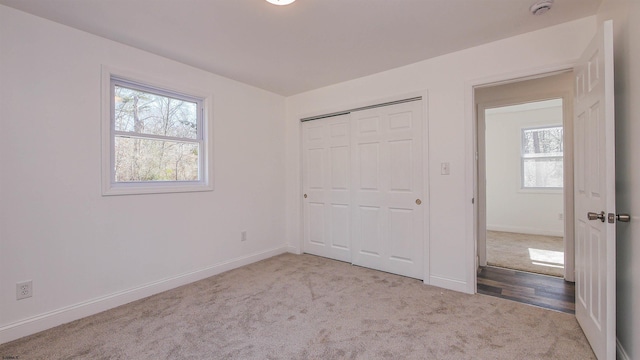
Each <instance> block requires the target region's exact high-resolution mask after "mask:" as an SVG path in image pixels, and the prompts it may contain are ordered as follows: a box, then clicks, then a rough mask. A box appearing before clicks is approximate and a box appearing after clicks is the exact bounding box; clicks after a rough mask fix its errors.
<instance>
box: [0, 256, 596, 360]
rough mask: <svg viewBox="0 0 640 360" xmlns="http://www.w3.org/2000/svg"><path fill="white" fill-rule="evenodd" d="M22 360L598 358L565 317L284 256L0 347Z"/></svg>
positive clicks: (569, 317) (1, 351)
mask: <svg viewBox="0 0 640 360" xmlns="http://www.w3.org/2000/svg"><path fill="white" fill-rule="evenodd" d="M0 356H3V357H4V358H8V357H12V356H13V357H19V359H20V360H27V359H154V360H155V359H583V360H584V359H595V357H594V355H593V353H592V351H591V348H590V347H589V345H588V343H587V341H586V339H585V336H584V334H583V333H582V331H581V330H580V327H579V326H578V323H577V322H576V319H575V317H574V316H572V315H569V314H564V313H560V312H555V311H550V310H545V309H541V308H537V307H533V306H529V305H524V304H520V303H516V302H513V301H509V300H503V299H499V298H494V297H489V296H484V295H466V294H461V293H457V292H453V291H448V290H443V289H439V288H436V287H432V286H427V285H424V284H423V283H422V282H421V281H418V280H415V279H410V278H406V277H401V276H396V275H391V274H387V273H383V272H378V271H374V270H369V269H364V268H360V267H356V266H351V265H349V264H346V263H342V262H337V261H333V260H328V259H324V258H320V257H315V256H311V255H292V254H284V255H280V256H277V257H274V258H271V259H267V260H264V261H261V262H258V263H255V264H251V265H248V266H245V267H242V268H239V269H236V270H232V271H229V272H226V273H223V274H220V275H217V276H214V277H211V278H208V279H205V280H202V281H199V282H196V283H193V284H190V285H186V286H183V287H180V288H177V289H174V290H170V291H167V292H164V293H161V294H158V295H155V296H151V297H149V298H146V299H142V300H139V301H136V302H133V303H130V304H127V305H124V306H121V307H118V308H116V309H113V310H109V311H106V312H103V313H100V314H97V315H94V316H90V317H87V318H84V319H81V320H78V321H75V322H72V323H69V324H66V325H62V326H59V327H57V328H54V329H51V330H48V331H45V332H42V333H39V334H35V335H33V336H30V337H27V338H23V339H20V340H17V341H14V342H11V343H7V344H4V345H0Z"/></svg>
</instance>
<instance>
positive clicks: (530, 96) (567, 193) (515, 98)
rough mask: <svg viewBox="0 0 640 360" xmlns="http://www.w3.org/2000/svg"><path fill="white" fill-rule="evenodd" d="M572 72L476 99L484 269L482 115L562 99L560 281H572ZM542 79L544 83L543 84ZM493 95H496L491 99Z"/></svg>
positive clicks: (483, 263) (479, 223)
mask: <svg viewBox="0 0 640 360" xmlns="http://www.w3.org/2000/svg"><path fill="white" fill-rule="evenodd" d="M571 73H572V71H570V70H566V71H563V72H554V73H551V74H542V75H545V76H537V77H535V78H534V79H526V78H525V79H519V80H518V81H515V82H508V83H507V84H506V85H510V84H515V85H516V86H517V84H520V83H522V82H524V81H531V80H534V81H535V80H538V79H540V80H541V81H540V82H538V83H529V84H523V85H522V87H518V89H517V90H514V89H512V88H511V89H498V90H495V92H494V93H493V94H490V95H485V97H484V98H479V99H477V100H476V101H477V110H476V129H478V131H477V134H476V136H477V144H478V146H477V153H478V162H477V176H478V183H477V184H478V185H477V192H478V198H477V203H478V219H477V237H478V240H477V249H478V265H479V266H486V225H487V224H486V215H487V213H486V204H487V200H486V183H485V175H486V171H485V170H486V149H485V147H484V145H485V143H484V140H485V137H484V135H485V134H484V132H483V131H482V127H483V126H484V125H485V123H484V121H485V118H484V111H485V110H486V109H490V108H496V107H502V106H510V105H517V104H523V103H529V102H537V101H544V100H550V99H558V98H559V99H562V126H563V129H564V143H565V151H564V155H563V160H564V161H563V163H564V165H563V169H564V179H563V180H564V181H563V182H564V184H563V209H564V210H563V216H564V220H563V238H564V239H563V248H564V251H563V252H564V258H565V259H564V262H565V266H564V273H563V277H564V278H565V279H566V280H568V281H574V277H575V276H574V275H575V269H574V262H575V238H574V229H573V228H574V226H573V220H574V211H573V92H574V90H573V77H572V75H571ZM560 75H564V76H565V77H566V78H567V79H566V80H564V79H558V78H550V77H551V76H560ZM544 79H547V80H546V81H544ZM556 82H561V84H568V86H566V85H565V86H566V87H565V88H562V89H554V88H553V87H554V83H556ZM501 85H503V84H497V85H495V84H492V85H490V86H476V87H475V88H474V89H475V90H478V89H481V88H489V87H493V86H501ZM494 94H495V95H494Z"/></svg>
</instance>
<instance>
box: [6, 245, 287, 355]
mask: <svg viewBox="0 0 640 360" xmlns="http://www.w3.org/2000/svg"><path fill="white" fill-rule="evenodd" d="M286 252H287V246H285V245H283V246H280V247H277V248H274V249H270V250H265V251H261V252H256V253H253V254H249V255H246V256H241V257H237V258H235V259H231V260H227V261H223V262H220V263H218V264H216V265H213V266H209V267H206V268H204V269H200V270H195V271H192V272H188V273H185V274H181V275H178V276H174V277H170V278H167V279H163V280H159V281H154V282H151V283H147V284H144V285H140V286H138V287H135V288H132V289H128V290H123V291H119V292H116V293H113V294H108V295H105V296H101V297H99V298H95V299H91V300H87V301H83V302H81V303H77V304H74V305H70V306H67V307H63V308H60V309H56V310H53V311H49V312H46V313H43V314H40V315H36V316H33V317H30V318H27V319H24V320H21V321H18V322H15V323H12V324H8V325H6V326H3V327H1V328H0V344H4V343H6V342H9V341H12V340H16V339H19V338H21V337H24V336H28V335H31V334H35V333H37V332H40V331H43V330H47V329H50V328H53V327H55V326H58V325H62V324H66V323H68V322H71V321H74V320H78V319H81V318H83V317H87V316H90V315H94V314H97V313H99V312H102V311H105V310H109V309H113V308H115V307H118V306H120V305H124V304H127V303H130V302H132V301H136V300H139V299H143V298H145V297H148V296H151V295H155V294H158V293H161V292H164V291H167V290H171V289H174V288H177V287H179V286H182V285H186V284H190V283H192V282H195V281H198V280H202V279H206V278H208V277H211V276H214V275H217V274H220V273H223V272H225V271H229V270H233V269H236V268H239V267H241V266H245V265H249V264H251V263H254V262H257V261H260V260H264V259H268V258H271V257H273V256H276V255H280V254H284V253H286Z"/></svg>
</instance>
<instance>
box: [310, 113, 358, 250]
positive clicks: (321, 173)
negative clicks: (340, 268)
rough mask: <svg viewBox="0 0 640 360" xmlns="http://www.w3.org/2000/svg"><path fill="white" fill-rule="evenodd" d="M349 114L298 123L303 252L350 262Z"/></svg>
mask: <svg viewBox="0 0 640 360" xmlns="http://www.w3.org/2000/svg"><path fill="white" fill-rule="evenodd" d="M349 134H350V126H349V115H341V116H334V117H330V118H326V119H321V120H315V121H308V122H305V123H303V124H302V139H303V140H302V146H303V164H302V166H303V172H304V173H303V176H302V187H303V191H304V197H305V199H304V202H303V203H304V210H303V213H304V251H305V252H307V253H310V254H314V255H319V256H324V257H328V258H332V259H336V260H342V261H349V262H350V261H351V250H350V241H349V239H350V208H349V207H350V204H351V200H350V196H351V193H350V185H351V166H350V162H351V154H350V144H349V142H350V140H351V138H350V135H349Z"/></svg>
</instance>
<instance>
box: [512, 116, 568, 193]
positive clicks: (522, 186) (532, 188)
mask: <svg viewBox="0 0 640 360" xmlns="http://www.w3.org/2000/svg"><path fill="white" fill-rule="evenodd" d="M553 128H562V129H563V138H562V142H563V147H564V128H563V125H562V124H550V125H544V126H535V127H523V128H521V129H520V189H521V190H523V191H543V192H546V191H551V192H556V191H559V190H560V191H561V190H563V188H564V186H554V187H551V186H546V187H544V186H525V184H524V162H525V160H530V159H562V161H563V169H564V152H563V153H562V155H536V156H526V155H525V153H524V133H525V131H530V130H544V129H553ZM563 183H564V174H563Z"/></svg>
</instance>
